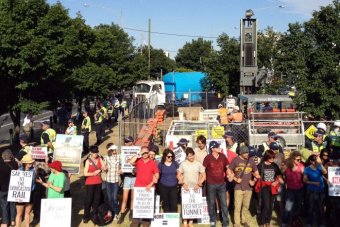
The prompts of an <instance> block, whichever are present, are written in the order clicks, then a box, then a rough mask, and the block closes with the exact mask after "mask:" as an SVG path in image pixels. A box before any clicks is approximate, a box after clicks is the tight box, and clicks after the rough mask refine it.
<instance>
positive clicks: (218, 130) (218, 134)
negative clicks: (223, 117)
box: [211, 126, 224, 139]
mask: <svg viewBox="0 0 340 227" xmlns="http://www.w3.org/2000/svg"><path fill="white" fill-rule="evenodd" d="M211 133H212V138H213V139H221V138H223V135H224V127H223V126H217V127H214V128H212V132H211Z"/></svg>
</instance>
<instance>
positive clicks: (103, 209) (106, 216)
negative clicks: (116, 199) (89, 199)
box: [91, 203, 114, 226]
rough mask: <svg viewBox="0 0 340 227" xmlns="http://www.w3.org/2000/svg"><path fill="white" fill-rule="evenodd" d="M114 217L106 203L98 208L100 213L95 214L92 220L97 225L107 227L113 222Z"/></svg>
mask: <svg viewBox="0 0 340 227" xmlns="http://www.w3.org/2000/svg"><path fill="white" fill-rule="evenodd" d="M113 216H114V215H113V213H112V211H111V210H110V207H109V205H107V204H106V203H103V204H101V205H100V206H99V207H98V212H97V213H95V214H92V218H91V219H92V222H93V223H94V224H95V225H99V226H105V225H108V224H110V223H111V222H112V220H113Z"/></svg>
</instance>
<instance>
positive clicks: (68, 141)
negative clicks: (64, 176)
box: [53, 134, 84, 174]
mask: <svg viewBox="0 0 340 227" xmlns="http://www.w3.org/2000/svg"><path fill="white" fill-rule="evenodd" d="M83 138H84V137H83V136H75V135H64V134H57V138H56V142H55V145H54V152H53V160H58V161H60V162H61V163H62V164H63V170H66V171H67V172H68V173H73V174H79V171H80V162H81V153H82V151H83Z"/></svg>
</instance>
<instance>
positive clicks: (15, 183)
mask: <svg viewBox="0 0 340 227" xmlns="http://www.w3.org/2000/svg"><path fill="white" fill-rule="evenodd" d="M32 178H33V172H32V171H22V170H12V171H11V178H10V181H9V188H8V196H7V201H8V202H19V203H27V202H29V201H30V197H31V187H32Z"/></svg>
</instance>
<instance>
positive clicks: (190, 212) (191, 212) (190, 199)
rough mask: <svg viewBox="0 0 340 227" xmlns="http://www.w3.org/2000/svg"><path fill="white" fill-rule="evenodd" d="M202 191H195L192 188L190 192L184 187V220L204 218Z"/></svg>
mask: <svg viewBox="0 0 340 227" xmlns="http://www.w3.org/2000/svg"><path fill="white" fill-rule="evenodd" d="M202 215H203V210H202V189H201V188H199V189H198V190H197V191H195V190H194V189H193V188H190V189H189V190H188V191H187V190H185V189H184V188H183V187H182V218H183V219H197V218H202Z"/></svg>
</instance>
